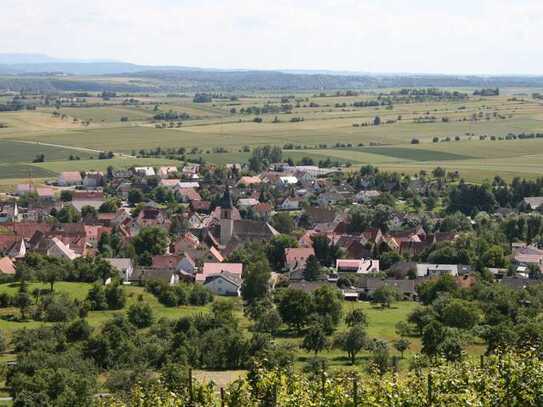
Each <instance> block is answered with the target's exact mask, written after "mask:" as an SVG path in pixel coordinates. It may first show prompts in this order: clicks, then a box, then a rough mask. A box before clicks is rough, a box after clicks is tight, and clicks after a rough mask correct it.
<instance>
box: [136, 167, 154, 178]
mask: <svg viewBox="0 0 543 407" xmlns="http://www.w3.org/2000/svg"><path fill="white" fill-rule="evenodd" d="M134 172H135V173H136V174H138V175H140V176H143V177H152V176H154V175H155V169H154V168H153V167H134Z"/></svg>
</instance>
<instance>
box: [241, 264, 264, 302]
mask: <svg viewBox="0 0 543 407" xmlns="http://www.w3.org/2000/svg"><path fill="white" fill-rule="evenodd" d="M270 279H271V269H270V265H269V263H268V261H267V260H266V259H265V258H261V259H259V260H257V261H255V262H251V263H249V264H248V265H247V267H246V269H245V271H244V272H243V282H242V284H241V296H242V297H243V299H244V300H245V301H246V302H248V303H253V302H255V301H258V300H260V299H263V298H265V297H267V296H268V294H269V291H270Z"/></svg>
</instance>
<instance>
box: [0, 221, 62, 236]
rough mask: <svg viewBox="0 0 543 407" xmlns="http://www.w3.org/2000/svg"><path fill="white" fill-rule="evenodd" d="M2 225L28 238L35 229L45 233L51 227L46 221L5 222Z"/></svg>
mask: <svg viewBox="0 0 543 407" xmlns="http://www.w3.org/2000/svg"><path fill="white" fill-rule="evenodd" d="M2 227H4V228H6V229H8V230H10V231H12V232H13V233H15V234H16V235H17V236H19V237H24V238H25V239H30V238H31V237H32V236H33V235H34V233H36V232H37V231H40V232H43V233H47V232H49V231H50V230H51V229H52V228H53V226H52V225H50V224H48V223H5V224H3V225H2Z"/></svg>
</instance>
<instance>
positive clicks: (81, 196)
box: [72, 191, 104, 201]
mask: <svg viewBox="0 0 543 407" xmlns="http://www.w3.org/2000/svg"><path fill="white" fill-rule="evenodd" d="M72 197H73V199H74V200H76V201H88V200H93V199H96V200H103V199H104V193H103V192H102V191H73V192H72Z"/></svg>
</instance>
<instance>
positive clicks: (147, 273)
mask: <svg viewBox="0 0 543 407" xmlns="http://www.w3.org/2000/svg"><path fill="white" fill-rule="evenodd" d="M174 274H177V273H176V272H175V271H174V270H171V269H152V268H141V269H139V270H137V271H136V272H135V273H134V275H133V276H132V280H142V281H153V280H155V281H163V282H165V283H169V282H170V280H171V278H172V275H174Z"/></svg>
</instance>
